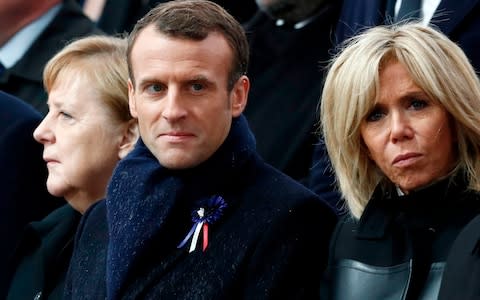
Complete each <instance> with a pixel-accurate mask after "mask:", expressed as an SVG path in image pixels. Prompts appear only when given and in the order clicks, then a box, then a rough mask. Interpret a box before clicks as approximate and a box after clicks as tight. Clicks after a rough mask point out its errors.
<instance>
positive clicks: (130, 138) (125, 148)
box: [118, 119, 139, 159]
mask: <svg viewBox="0 0 480 300" xmlns="http://www.w3.org/2000/svg"><path fill="white" fill-rule="evenodd" d="M138 137H139V132H138V123H137V119H131V120H130V121H128V123H127V126H125V129H124V132H123V138H122V142H121V144H120V147H119V151H118V158H119V159H122V158H124V157H125V156H127V154H128V153H129V152H130V151H132V149H133V147H134V146H135V144H136V143H137V140H138Z"/></svg>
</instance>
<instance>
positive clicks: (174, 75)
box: [129, 25, 249, 169]
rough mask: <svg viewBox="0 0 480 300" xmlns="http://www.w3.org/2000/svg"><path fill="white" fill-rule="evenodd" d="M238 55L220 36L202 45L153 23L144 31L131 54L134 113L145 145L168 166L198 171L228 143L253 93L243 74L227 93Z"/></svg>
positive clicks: (131, 107)
mask: <svg viewBox="0 0 480 300" xmlns="http://www.w3.org/2000/svg"><path fill="white" fill-rule="evenodd" d="M232 55H233V54H232V50H231V49H230V47H229V45H228V43H227V41H226V40H225V38H224V37H223V36H222V35H221V34H219V33H216V32H212V33H210V34H209V35H208V37H207V38H205V39H204V40H202V41H194V40H188V39H183V38H175V37H169V36H166V35H163V34H161V33H159V32H157V31H156V30H155V29H154V27H153V25H150V26H148V27H146V28H145V29H144V30H143V31H142V32H140V34H139V36H138V37H137V39H136V41H135V44H134V46H133V49H132V53H131V56H130V57H131V65H132V72H133V77H134V80H133V81H134V83H133V82H132V81H129V99H130V111H131V113H132V115H133V116H134V117H137V118H138V122H139V128H140V135H141V137H142V139H143V141H144V142H145V145H146V146H147V147H148V148H149V149H150V151H151V152H152V153H153V155H155V157H156V158H157V159H158V161H159V162H160V163H161V164H162V165H163V166H165V167H167V168H169V169H186V168H192V167H195V166H197V165H198V164H200V163H202V162H204V161H205V160H207V159H208V158H209V157H210V156H212V155H213V153H214V152H215V151H217V149H218V148H219V147H220V145H222V143H223V142H224V140H225V138H226V137H227V135H228V132H229V131H230V126H231V122H232V117H237V116H239V115H240V114H241V113H242V111H243V109H244V107H245V104H246V101H247V93H248V89H249V81H248V78H247V77H246V76H242V77H241V78H240V79H239V80H238V81H237V82H236V83H235V86H234V87H233V89H232V91H228V90H227V82H228V75H229V71H230V69H231V65H232Z"/></svg>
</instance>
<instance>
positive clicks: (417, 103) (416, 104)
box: [410, 99, 427, 110]
mask: <svg viewBox="0 0 480 300" xmlns="http://www.w3.org/2000/svg"><path fill="white" fill-rule="evenodd" d="M410 106H411V107H412V108H413V109H414V110H420V109H422V108H425V107H426V106H427V102H426V101H424V100H419V99H413V100H412V102H411V103H410Z"/></svg>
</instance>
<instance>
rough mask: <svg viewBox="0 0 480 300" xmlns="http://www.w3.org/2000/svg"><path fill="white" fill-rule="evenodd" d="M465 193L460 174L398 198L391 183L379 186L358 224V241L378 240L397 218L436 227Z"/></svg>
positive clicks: (463, 180)
mask: <svg viewBox="0 0 480 300" xmlns="http://www.w3.org/2000/svg"><path fill="white" fill-rule="evenodd" d="M466 190H467V182H466V180H465V178H464V176H463V173H462V172H460V173H458V174H457V175H452V176H450V177H447V178H445V179H443V180H440V181H438V182H436V183H434V184H431V185H429V186H427V187H424V188H421V189H419V190H416V191H414V192H412V193H410V194H408V195H403V196H399V195H398V194H397V192H396V190H395V186H394V185H393V184H392V183H391V182H388V183H385V184H380V185H379V186H378V187H377V188H376V189H375V192H374V194H373V196H372V198H371V200H370V201H369V202H368V204H367V206H366V208H365V210H364V212H363V214H362V216H361V218H360V220H359V225H358V231H357V238H360V239H381V238H383V237H385V235H386V232H387V231H388V228H389V226H390V225H391V224H392V223H393V222H394V221H395V220H396V219H397V218H399V217H406V218H409V219H412V220H415V219H416V220H420V221H421V222H424V223H428V224H439V223H440V222H442V220H444V219H445V215H446V214H448V213H449V209H450V207H451V206H455V205H456V204H455V203H452V202H453V201H452V200H454V199H452V198H454V197H455V198H458V195H460V194H461V193H463V192H465V191H466Z"/></svg>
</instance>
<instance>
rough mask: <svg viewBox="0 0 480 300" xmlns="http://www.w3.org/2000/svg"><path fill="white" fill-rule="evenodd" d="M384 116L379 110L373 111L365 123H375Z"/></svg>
mask: <svg viewBox="0 0 480 300" xmlns="http://www.w3.org/2000/svg"><path fill="white" fill-rule="evenodd" d="M383 116H384V113H383V112H382V111H381V110H380V109H375V110H373V111H372V112H371V113H369V114H368V115H367V118H366V120H367V122H375V121H378V120H380V119H381V118H382V117H383Z"/></svg>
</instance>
